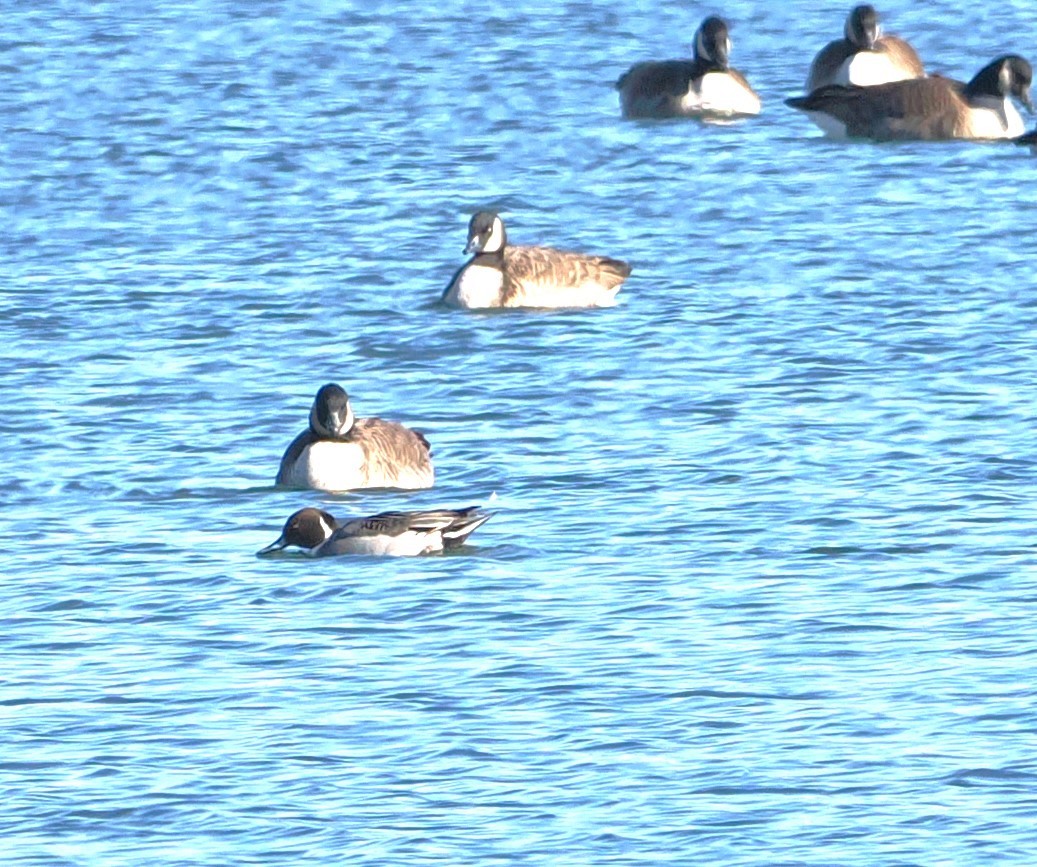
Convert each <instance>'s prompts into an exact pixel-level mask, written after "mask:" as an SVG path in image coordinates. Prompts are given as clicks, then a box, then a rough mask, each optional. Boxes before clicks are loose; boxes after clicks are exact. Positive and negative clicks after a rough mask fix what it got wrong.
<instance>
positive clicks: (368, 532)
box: [257, 506, 490, 557]
mask: <svg viewBox="0 0 1037 867" xmlns="http://www.w3.org/2000/svg"><path fill="white" fill-rule="evenodd" d="M489 519H490V513H488V512H482V511H480V509H479V507H478V506H471V507H469V508H467V509H435V510H429V511H423V512H382V513H381V514H378V515H371V516H370V517H367V518H354V519H353V520H350V521H345V522H344V523H339V522H338V521H336V520H335V518H334V517H333V516H332V515H330V514H329V513H328V512H325V511H323V510H321V509H314V508H305V509H300V510H299V511H298V512H296V513H295V514H293V515H292V516H291V517H290V518H289V519H288V520H287V521H286V522H285V525H284V529H283V530H282V531H281V535H280V537H279V538H278V539H277V541H275V542H273V543H271V544H270V545H267V546H266V547H265V548H263V549H262V550H260V551H258V552H257V554H260V555H265V554H271V553H273V552H274V551H280V550H283V549H284V548H300V549H302V550H303V551H304V552H305V553H306V554H309V555H310V556H311V557H332V556H335V555H338V554H374V555H388V556H392V557H413V556H416V555H418V554H434V553H437V552H439V551H442V550H443V549H444V548H456V547H458V546H460V545H463V544H464V542H465V540H466V539H467V538H468V537H469V536H470V535H471V534H472V533H473V532H475V530H476V528H478V527H479V526H481V525H482V524H484V523H485V522H486V521H488V520H489Z"/></svg>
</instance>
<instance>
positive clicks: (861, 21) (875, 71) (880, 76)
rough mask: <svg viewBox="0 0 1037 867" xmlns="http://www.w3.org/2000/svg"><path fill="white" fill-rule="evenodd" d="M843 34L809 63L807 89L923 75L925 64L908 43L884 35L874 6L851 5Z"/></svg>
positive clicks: (895, 37)
mask: <svg viewBox="0 0 1037 867" xmlns="http://www.w3.org/2000/svg"><path fill="white" fill-rule="evenodd" d="M844 32H845V34H846V35H845V36H844V37H843V38H842V39H836V40H834V41H833V42H829V43H828V44H827V45H826V46H825V47H824V48H822V49H821V51H820V52H818V55H817V57H815V58H814V62H813V63H811V64H810V72H809V74H808V75H807V92H808V93H809V92H810V91H813V90H817V89H818V88H819V87H824V86H825V85H828V84H857V85H860V86H862V87H867V86H870V85H874V84H886V83H887V82H890V81H904V80H905V79H909V78H924V77H925V66H924V65H923V64H922V61H921V59H920V58H919V57H918V53H917V52H916V51H915V50H914V48H912V47H911V45H910V43H908V42H906V41H905V40H903V39H901V38H900V37H899V36H892V35H890V36H884V35H882V28H881V26H880V25H879V16H878V13H877V12H876V11H875V7H874V6H867V5H864V6H854V7H853V9H852V10H850V14H849V15H848V16H847V18H846V26H845V29H844Z"/></svg>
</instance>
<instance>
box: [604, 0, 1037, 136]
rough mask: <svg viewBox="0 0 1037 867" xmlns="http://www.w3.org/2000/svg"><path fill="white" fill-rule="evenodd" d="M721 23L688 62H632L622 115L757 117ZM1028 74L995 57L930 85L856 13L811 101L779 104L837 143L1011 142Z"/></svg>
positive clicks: (708, 27) (827, 56)
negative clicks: (964, 74) (965, 76)
mask: <svg viewBox="0 0 1037 867" xmlns="http://www.w3.org/2000/svg"><path fill="white" fill-rule="evenodd" d="M730 49H731V42H730V38H729V36H728V28H727V25H726V23H725V22H724V21H723V20H722V19H720V18H717V17H715V16H710V17H709V18H707V19H706V20H705V21H703V22H702V25H701V26H700V27H699V29H698V32H697V33H696V34H695V43H694V57H693V59H692V60H690V61H687V60H666V61H661V62H659V61H651V62H644V63H638V64H636V65H634V66H633V67H631V69H630V70H628V71H627V72H626V73H624V75H622V76H621V77H620V79H619V81H618V82H617V83H616V87H617V89H618V90H619V96H620V105H621V107H622V110H623V114H624V115H625V116H626V117H639V118H643V117H681V116H684V117H735V116H740V115H743V116H744V115H754V114H758V113H759V111H760V100H759V97H757V95H756V94H755V92H754V91H753V90H752V88H751V87H750V86H749V83H748V81H747V80H746V78H745V76H744V75H742V74H741V73H740V72H738V70H736V69H734V68H732V67H731V66H730V65H729V56H730ZM1032 78H1033V70H1032V69H1031V67H1030V64H1029V63H1028V62H1027V61H1026V60H1025V59H1024V58H1022V57H1020V56H1019V55H1016V54H1008V55H1004V56H1002V57H998V58H997V59H995V60H993V61H992V62H991V63H989V64H987V65H986V66H985V67H983V69H981V70H980V71H979V72H978V73H977V74H976V75H975V76H974V77H973V78H972V80H971V81H969V82H967V83H964V82H960V81H956V80H954V79H950V78H945V77H943V76H940V75H933V76H929V77H927V76H926V74H925V67H924V65H923V64H922V61H921V59H920V58H919V57H918V54H917V52H915V50H914V49H913V48H912V47H911V45H910V44H909V43H908V42H906V41H904V40H903V39H900V38H899V37H896V36H884V35H882V30H881V27H880V25H879V20H878V13H877V12H876V11H875V8H874V7H873V6H870V5H860V6H855V7H854V8H853V9H852V10H851V11H850V14H849V16H848V17H847V19H846V24H845V27H844V37H843V38H842V39H837V40H834V41H832V42H830V43H829V44H828V45H826V46H825V47H824V48H823V49H822V50H821V51H820V52H819V53H818V55H817V56H816V57H815V58H814V60H813V62H812V63H811V65H810V71H809V73H808V75H807V81H806V89H807V91H808V93H807V95H805V96H801V97H793V98H790V99H787V100H786V101H785V102H786V104H788V105H789V106H791V107H793V108H796V109H799V110H801V111H803V112H805V113H806V114H807V116H808V117H809V118H810V119H811V120H812V121H813V122H814V123H816V124H817V125H818V126H819V127H820V128H821V129H822V130H823V131H824V132H825V133H826V134H827V135H829V136H831V137H836V138H870V139H875V140H879V141H888V140H894V139H916V140H942V139H1015V140H1016V141H1017V142H1019V143H1020V144H1032V143H1033V140H1034V139H1035V138H1037V133H1031V134H1029V135H1027V136H1023V132H1024V125H1023V121H1022V118H1021V116H1020V115H1019V112H1018V111H1017V110H1016V108H1015V106H1014V105H1013V104H1012V100H1013V99H1018V100H1019V101H1020V102H1021V103H1022V104H1023V105H1024V106H1026V108H1027V109H1028V110H1029V111H1030V112H1031V113H1032V112H1033V103H1032V101H1031V98H1030V84H1031V81H1032Z"/></svg>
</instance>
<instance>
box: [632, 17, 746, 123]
mask: <svg viewBox="0 0 1037 867" xmlns="http://www.w3.org/2000/svg"><path fill="white" fill-rule="evenodd" d="M730 51H731V40H730V37H729V36H728V27H727V23H726V22H725V21H724V20H723V19H722V18H718V17H716V16H713V15H711V16H710V17H708V18H706V19H705V20H704V21H703V22H702V24H701V25H700V26H699V29H698V30H697V31H696V33H695V47H694V54H693V56H692V59H690V60H648V61H642V62H641V63H636V64H634V65H633V66H632V67H630V69H628V70H627V71H626V72H624V73H623V75H621V76H620V78H619V80H618V81H617V82H616V89H617V90H618V91H619V103H620V108H621V109H622V112H623V116H624V117H627V118H666V117H732V116H738V115H754V114H759V113H760V98H759V96H757V95H756V92H755V91H754V90H753V89H752V88H751V87H750V86H749V82H748V81H747V80H746V78H745V76H744V75H742V73H741V72H739V71H738V70H737V69H734V68H732V67H731V66H730V65H729V63H728V57H729V55H730Z"/></svg>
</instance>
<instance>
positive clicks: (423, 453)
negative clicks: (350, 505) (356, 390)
mask: <svg viewBox="0 0 1037 867" xmlns="http://www.w3.org/2000/svg"><path fill="white" fill-rule="evenodd" d="M434 481H435V471H434V470H433V467H432V458H431V452H430V449H429V444H428V440H426V439H425V437H424V436H423V435H422V434H421V433H419V432H418V431H415V430H411V429H410V428H408V427H405V426H404V425H402V424H398V423H397V422H392V421H384V420H383V419H380V418H361V419H358V418H355V417H354V415H353V409H352V407H351V405H350V403H349V395H347V394H346V392H345V390H344V389H342V388H341V387H340V386H338V385H336V384H335V383H328V384H327V385H325V386H322V387H321V389H320V390H319V391H318V392H317V395H316V397H315V398H314V401H313V406H312V407H311V409H310V424H309V427H308V428H307V429H306V430H304V431H303V432H302V433H300V434H299V435H298V436H297V437H296V438H295V439H294V440H292V442H291V444H290V445H289V446H288V448H287V450H286V451H285V453H284V456H283V457H282V458H281V466H280V469H279V470H278V472H277V479H276V484H279V485H288V486H291V487H296V488H313V489H316V490H320V491H348V490H354V489H357V488H402V489H408V490H409V489H415V488H430V487H432V484H433V482H434Z"/></svg>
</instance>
